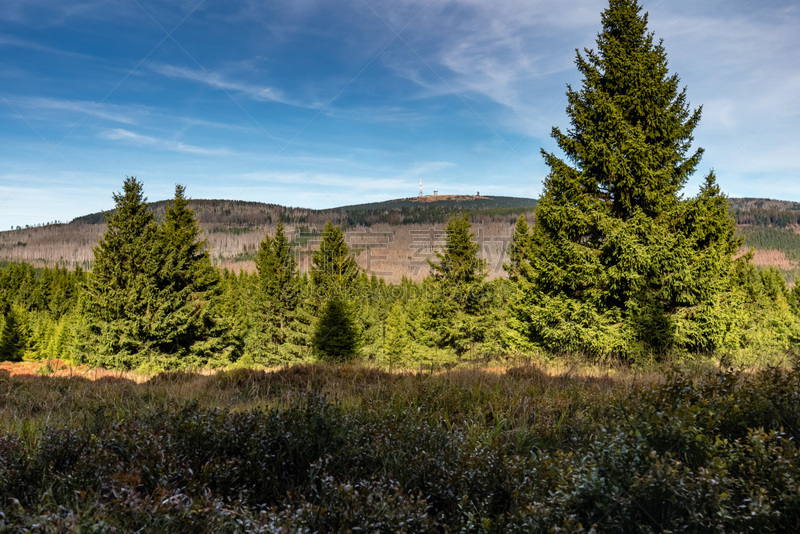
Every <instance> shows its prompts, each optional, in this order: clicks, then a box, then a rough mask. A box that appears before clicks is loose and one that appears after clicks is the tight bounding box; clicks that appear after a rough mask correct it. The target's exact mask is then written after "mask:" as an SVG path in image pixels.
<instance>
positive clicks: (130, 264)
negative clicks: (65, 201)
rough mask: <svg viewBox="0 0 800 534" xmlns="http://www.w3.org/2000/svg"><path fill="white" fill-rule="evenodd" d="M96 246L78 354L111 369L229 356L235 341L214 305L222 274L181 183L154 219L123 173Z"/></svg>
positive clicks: (137, 185)
mask: <svg viewBox="0 0 800 534" xmlns="http://www.w3.org/2000/svg"><path fill="white" fill-rule="evenodd" d="M114 201H115V203H116V210H115V211H114V212H113V213H112V214H110V215H109V216H108V217H107V225H108V227H107V229H106V232H105V234H104V235H103V237H102V238H101V239H100V242H99V243H98V245H97V246H96V247H95V249H94V254H95V257H94V264H93V267H92V272H91V274H90V276H89V279H88V282H87V288H86V289H87V290H86V292H85V295H84V298H83V302H82V312H83V313H82V315H83V318H82V319H83V320H82V324H81V327H82V328H83V330H84V332H83V333H82V335H81V336H80V340H81V345H82V346H81V347H80V354H79V356H78V359H79V360H80V361H81V362H82V363H87V364H90V365H99V366H104V367H110V368H116V369H133V368H142V367H147V368H150V369H163V368H179V367H187V366H188V367H198V366H205V365H209V364H214V363H229V362H230V361H231V360H232V359H234V358H235V357H236V354H234V352H235V351H234V348H235V347H236V346H237V344H236V343H232V342H230V340H228V339H227V333H226V330H227V329H226V328H225V326H224V323H223V322H222V321H221V320H220V318H219V316H218V315H219V314H218V313H217V312H216V311H215V308H216V299H217V296H218V294H219V278H218V274H217V271H216V269H215V268H214V267H213V266H212V264H211V260H210V258H209V257H208V253H207V252H205V250H204V243H203V242H202V241H201V240H200V239H199V236H200V229H199V227H198V225H197V221H196V219H195V217H194V213H193V212H192V211H191V209H190V208H189V207H188V200H187V199H186V198H185V196H184V189H183V187H182V186H177V187H176V190H175V199H174V200H173V202H172V204H171V205H170V206H169V207H168V208H167V211H166V213H165V217H164V221H163V223H162V224H161V225H158V224H157V223H156V222H155V220H154V218H153V215H152V213H151V212H150V211H149V210H148V205H147V202H146V199H145V198H144V194H143V185H142V183H141V182H139V181H138V180H136V179H135V178H127V179H126V180H125V183H124V184H123V191H122V193H119V194H116V193H115V194H114Z"/></svg>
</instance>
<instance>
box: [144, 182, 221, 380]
mask: <svg viewBox="0 0 800 534" xmlns="http://www.w3.org/2000/svg"><path fill="white" fill-rule="evenodd" d="M185 191H186V189H185V187H184V186H183V185H180V184H178V185H176V186H175V197H174V198H173V200H172V202H171V203H170V204H169V205H168V206H167V209H166V212H165V213H164V220H163V222H162V223H161V225H160V226H159V231H158V236H157V247H156V249H155V254H156V256H157V259H158V261H159V263H160V271H159V273H158V286H159V309H158V311H157V319H156V322H155V323H154V328H153V334H154V336H155V337H156V339H157V343H158V345H157V347H158V350H159V351H160V352H161V353H163V354H165V355H170V356H172V359H173V360H174V361H173V362H172V363H171V365H172V366H177V367H186V366H191V367H198V366H204V365H207V364H212V365H213V364H216V363H220V364H224V363H228V362H229V361H230V360H231V359H235V358H236V354H235V351H231V350H230V349H231V348H233V346H234V345H232V344H231V343H229V340H228V339H227V337H228V328H227V325H226V324H225V322H224V319H223V317H221V316H220V310H219V299H220V292H221V288H220V279H219V272H218V270H217V269H216V268H215V267H214V266H213V265H212V263H211V258H210V256H209V255H208V252H207V251H206V250H205V244H206V243H205V241H204V240H202V239H201V235H200V234H201V231H200V226H199V225H198V223H197V219H196V217H195V214H194V211H193V210H192V209H191V208H190V207H189V200H188V199H187V198H186V195H185ZM225 347H228V350H226V348H225ZM214 360H220V361H219V362H215V361H214Z"/></svg>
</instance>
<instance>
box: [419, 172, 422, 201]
mask: <svg viewBox="0 0 800 534" xmlns="http://www.w3.org/2000/svg"><path fill="white" fill-rule="evenodd" d="M419 196H422V176H420V177H419Z"/></svg>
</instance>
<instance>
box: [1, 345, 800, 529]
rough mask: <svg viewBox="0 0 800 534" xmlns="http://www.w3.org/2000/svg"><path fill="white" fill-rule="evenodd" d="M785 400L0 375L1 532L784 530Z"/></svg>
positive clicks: (559, 383)
mask: <svg viewBox="0 0 800 534" xmlns="http://www.w3.org/2000/svg"><path fill="white" fill-rule="evenodd" d="M660 371H663V369H661V370H660ZM798 391H800V374H798V373H797V372H796V371H794V370H791V369H789V368H777V367H776V368H766V369H763V370H759V371H757V372H743V371H738V370H720V369H716V368H713V367H711V366H708V367H706V368H703V366H701V365H700V364H696V366H695V368H694V369H692V370H690V371H685V370H684V371H672V372H668V373H663V372H656V369H650V370H647V371H642V370H638V371H634V370H631V369H629V368H625V367H622V366H620V367H600V366H597V365H589V364H587V363H585V362H581V361H580V360H578V359H575V360H572V361H569V360H566V361H561V362H559V363H550V364H548V365H544V364H541V365H523V366H515V367H507V368H499V367H498V368H485V369H481V368H471V369H470V368H464V369H454V370H450V371H446V372H431V371H428V372H387V371H385V370H380V369H376V368H370V367H366V366H352V365H350V366H319V365H303V366H295V367H288V368H284V369H280V370H276V371H256V370H248V369H237V370H232V371H227V372H221V373H217V374H213V375H200V374H193V373H187V372H174V373H162V374H159V375H156V376H154V377H151V378H149V379H148V380H146V381H143V382H141V383H137V382H135V381H133V380H129V379H126V378H122V377H103V378H100V379H98V380H87V379H83V378H78V377H71V378H70V377H42V376H35V375H27V376H22V375H20V376H8V375H7V374H0V514H2V515H0V530H2V529H3V528H6V529H8V530H11V531H17V530H24V529H28V530H30V531H33V532H60V531H64V530H81V529H89V528H90V527H91V529H92V530H93V531H100V532H103V531H112V530H113V529H121V530H122V531H130V530H143V531H162V530H169V531H173V532H181V531H185V532H238V531H251V532H252V531H256V532H257V531H263V532H305V531H319V532H347V531H352V532H357V531H358V529H361V530H362V531H363V530H367V531H370V532H403V531H405V532H425V531H430V532H456V531H464V532H470V531H475V532H480V531H486V532H514V531H520V532H530V531H545V530H551V529H552V528H555V527H559V528H562V529H564V530H563V531H567V532H579V531H583V530H588V529H590V528H592V527H595V528H596V529H597V530H598V531H627V532H656V531H664V530H681V529H684V530H694V531H707V530H715V529H716V530H724V531H745V530H759V531H787V530H794V529H796V527H797V526H798V523H799V522H800V514H798V510H800V506H798V505H800V486H798V482H796V481H798V480H800V470H798V455H797V451H796V448H795V445H794V444H795V442H796V440H797V439H798V438H800V428H799V427H798V425H800V394H799V393H798Z"/></svg>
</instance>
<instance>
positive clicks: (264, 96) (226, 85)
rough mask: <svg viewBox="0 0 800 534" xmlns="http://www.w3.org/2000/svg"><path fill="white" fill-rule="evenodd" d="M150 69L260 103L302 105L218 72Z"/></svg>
mask: <svg viewBox="0 0 800 534" xmlns="http://www.w3.org/2000/svg"><path fill="white" fill-rule="evenodd" d="M150 68H151V69H152V70H153V71H154V72H157V73H158V74H161V75H162V76H166V77H168V78H173V79H180V80H188V81H193V82H198V83H202V84H204V85H207V86H209V87H212V88H214V89H219V90H223V91H230V92H234V93H239V94H243V95H245V96H247V97H248V98H251V99H252V100H256V101H259V102H279V103H281V104H289V105H292V106H299V105H301V104H299V103H297V102H294V101H292V100H291V99H290V98H288V97H286V96H285V95H284V94H283V92H282V91H280V90H278V89H276V88H274V87H271V86H267V85H256V84H253V83H248V82H241V81H234V80H230V79H228V78H227V77H226V76H224V75H223V74H220V73H217V72H214V73H212V72H203V71H201V70H196V69H189V68H186V67H178V66H175V65H166V64H160V63H156V64H152V65H150Z"/></svg>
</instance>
